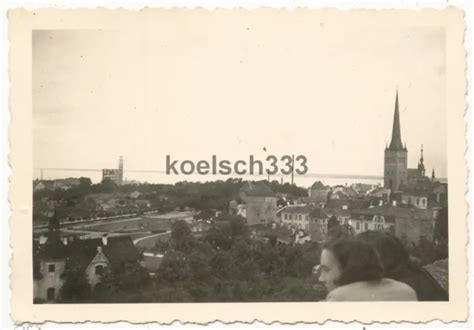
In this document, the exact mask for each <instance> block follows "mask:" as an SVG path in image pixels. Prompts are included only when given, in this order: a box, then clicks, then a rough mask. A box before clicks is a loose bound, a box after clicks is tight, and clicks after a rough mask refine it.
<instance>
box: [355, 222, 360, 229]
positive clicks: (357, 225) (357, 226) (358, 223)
mask: <svg viewBox="0 0 474 330" xmlns="http://www.w3.org/2000/svg"><path fill="white" fill-rule="evenodd" d="M356 230H360V222H359V221H357V222H356Z"/></svg>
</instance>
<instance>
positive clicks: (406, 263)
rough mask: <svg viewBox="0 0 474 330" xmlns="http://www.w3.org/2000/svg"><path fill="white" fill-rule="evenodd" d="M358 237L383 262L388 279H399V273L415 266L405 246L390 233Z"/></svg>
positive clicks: (378, 232) (375, 233) (371, 232)
mask: <svg viewBox="0 0 474 330" xmlns="http://www.w3.org/2000/svg"><path fill="white" fill-rule="evenodd" d="M356 237H357V239H360V240H362V241H364V242H366V243H368V244H369V245H371V246H372V247H373V248H374V249H375V251H376V252H377V254H378V255H379V258H380V261H381V262H382V266H383V268H384V273H385V276H386V277H390V278H394V279H397V274H398V273H399V272H401V271H403V270H405V269H410V268H412V267H414V266H415V265H414V264H413V263H412V262H411V260H410V256H409V254H408V252H407V250H406V249H405V247H404V246H403V243H402V242H401V241H400V240H399V239H398V238H397V237H395V236H394V235H391V234H390V233H387V232H382V231H366V232H363V233H360V234H359V235H357V236H356Z"/></svg>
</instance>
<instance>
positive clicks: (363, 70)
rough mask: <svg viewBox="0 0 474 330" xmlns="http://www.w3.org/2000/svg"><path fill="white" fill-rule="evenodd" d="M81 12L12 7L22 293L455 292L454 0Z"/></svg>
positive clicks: (119, 296) (365, 297) (40, 297)
mask: <svg viewBox="0 0 474 330" xmlns="http://www.w3.org/2000/svg"><path fill="white" fill-rule="evenodd" d="M79 13H81V15H85V16H81V15H79ZM93 13H95V11H94V10H91V11H83V12H77V13H75V12H74V11H69V12H68V11H65V12H61V11H59V10H58V11H56V10H53V11H51V12H41V11H38V12H37V13H34V12H21V13H19V14H18V15H19V16H18V17H20V18H22V17H23V16H21V15H36V16H35V17H33V16H31V19H32V20H33V22H38V23H34V24H33V25H31V26H32V28H31V43H30V44H29V47H30V49H31V80H30V83H31V114H30V115H29V116H31V119H30V123H31V134H28V135H25V140H28V141H29V137H31V148H30V149H29V150H31V155H30V156H29V157H30V158H25V159H27V160H28V161H30V163H26V164H27V166H28V172H25V173H29V174H31V180H29V187H28V190H27V191H28V192H29V193H30V196H31V197H28V199H30V198H31V202H30V203H31V205H32V208H31V212H30V213H29V217H30V220H25V222H24V223H27V222H28V221H30V223H31V224H28V226H30V228H31V231H28V232H27V233H31V236H28V235H26V234H23V236H22V237H23V238H22V239H23V241H27V240H29V241H30V242H29V243H28V244H26V245H24V246H25V249H26V247H28V249H29V251H31V252H29V251H27V252H28V254H27V255H29V259H28V260H27V261H25V263H24V264H25V265H29V266H28V267H31V270H32V271H31V272H30V273H28V274H29V275H27V277H28V278H29V279H27V281H29V283H31V286H28V290H29V291H31V292H29V293H27V294H29V295H30V296H29V297H31V299H30V298H29V299H30V303H31V304H32V305H33V306H39V307H41V308H42V306H44V305H51V306H58V307H60V306H65V305H77V306H78V307H79V306H82V305H86V304H88V306H93V305H90V304H100V306H106V305H107V306H109V305H119V304H127V306H132V305H130V304H140V306H142V304H143V306H155V304H166V306H171V307H170V308H173V307H172V306H174V305H179V306H187V305H189V306H193V305H194V304H196V306H201V305H198V304H200V303H208V304H207V305H206V304H204V306H209V308H211V307H210V306H212V305H209V303H213V304H216V305H215V306H220V305H221V304H222V303H225V304H232V303H244V304H242V305H232V306H242V308H247V307H245V306H246V304H254V303H271V304H276V305H275V306H277V305H278V304H281V303H315V305H308V306H314V307H311V308H316V309H317V308H318V306H326V305H325V304H326V303H327V302H330V303H336V302H353V303H357V302H366V303H367V302H392V303H402V302H403V303H407V304H413V303H415V305H407V306H411V307H410V308H412V310H416V309H417V308H418V307H416V306H420V310H419V311H420V315H428V314H423V313H425V311H426V310H427V309H424V308H428V307H423V306H425V305H423V304H422V303H423V302H438V303H446V305H440V306H448V305H447V304H448V303H452V304H457V303H459V304H460V305H459V306H461V307H462V306H463V305H462V303H463V302H464V300H462V298H461V300H459V299H458V298H453V297H459V296H458V294H459V292H460V288H461V287H460V286H459V285H463V284H460V283H459V281H458V280H456V281H455V282H456V283H455V284H454V286H455V288H454V289H453V287H452V286H453V280H452V277H453V276H455V278H457V279H459V280H462V279H465V272H461V271H460V270H462V269H463V268H460V267H461V266H462V267H465V265H464V264H463V262H464V261H463V260H464V259H462V258H465V257H463V256H465V251H464V250H463V249H464V248H462V247H460V246H461V245H462V244H464V243H463V242H464V238H463V237H464V236H459V239H453V235H454V234H453V233H455V234H456V233H457V234H459V233H460V232H463V230H464V229H462V228H464V227H461V226H465V222H464V221H465V220H464V219H463V217H465V216H466V215H465V214H463V212H464V211H465V205H464V203H465V199H464V196H463V193H464V190H463V189H464V188H463V187H462V185H463V184H465V182H466V181H465V180H466V177H465V173H466V172H465V164H464V163H463V154H462V153H463V152H464V149H463V144H464V143H465V141H464V140H463V135H464V129H465V127H464V126H463V119H462V114H463V111H464V109H463V108H462V107H460V106H459V104H461V105H462V102H461V103H455V102H454V99H455V100H461V101H462V100H463V93H462V90H461V89H460V88H457V89H456V88H454V86H458V85H455V84H454V83H453V81H454V82H456V84H457V83H458V82H462V81H463V80H462V78H463V76H462V75H457V76H455V74H458V72H462V71H461V70H459V71H458V70H457V67H456V66H455V65H454V64H453V63H454V62H456V61H457V59H459V58H462V57H461V56H458V53H459V54H461V52H458V53H455V52H454V51H453V49H454V50H456V51H457V50H458V48H456V47H455V46H454V45H457V44H458V40H461V37H462V35H461V34H458V33H457V32H458V31H461V29H460V28H458V27H459V26H462V24H458V22H461V23H462V20H459V18H460V17H461V16H462V15H461V13H460V12H459V11H457V10H455V9H445V11H442V10H439V11H435V10H433V11H429V10H427V11H419V12H416V11H396V10H394V11H353V12H352V11H337V10H333V11H331V10H329V11H322V10H321V11H318V10H313V11H311V10H303V9H301V10H296V11H284V10H281V11H279V10H270V9H268V10H255V11H246V10H221V11H219V10H216V11H207V10H204V9H196V10H185V9H183V10H179V9H175V10H155V11H153V10H149V11H147V10H144V11H137V12H127V11H126V10H118V11H116V12H114V11H106V10H105V11H97V15H98V16H97V19H95V18H94V17H95V16H93ZM99 13H100V15H102V16H100V15H99ZM20 14H21V15H20ZM47 14H48V15H49V14H51V18H48V19H49V21H51V22H53V23H52V24H51V25H48V24H46V23H40V22H43V21H41V19H42V18H45V17H49V16H47ZM28 17H29V16H28ZM82 17H88V18H90V20H87V21H81V20H80V18H82ZM98 17H102V18H101V19H100V20H99V19H98ZM368 17H371V19H367V18H368ZM402 17H403V19H402ZM36 20H40V21H36ZM49 21H48V22H49ZM342 21H344V22H345V23H344V24H339V23H340V22H342ZM44 22H46V21H44ZM84 22H87V24H86V23H84ZM434 22H437V23H436V24H435V23H434ZM55 26H56V27H55ZM18 29H19V28H18ZM453 31H454V32H455V33H454V32H453ZM458 35H459V39H458ZM453 36H454V37H453ZM456 63H461V62H456ZM455 77H457V78H455ZM460 86H463V85H462V84H461V85H460ZM453 95H454V96H453ZM26 112H27V111H25V113H26ZM456 125H457V126H456ZM453 127H458V129H453ZM17 131H18V129H17ZM20 140H21V137H20V135H18V137H17V143H20ZM28 143H30V142H28ZM453 155H454V156H453ZM25 157H26V156H25ZM30 159H31V160H30ZM457 174H458V176H456V175H457ZM453 175H454V176H453ZM27 179H29V176H27V175H25V176H24V177H23V178H22V180H25V182H26V181H28V180H27ZM453 180H454V181H453ZM453 182H454V183H453ZM453 187H454V188H453ZM25 189H26V188H25ZM30 189H31V190H30ZM453 189H454V190H453ZM24 198H26V197H24ZM19 212H20V213H21V209H19ZM453 212H455V213H453ZM26 214H27V213H25V216H26ZM453 214H455V216H453ZM464 232H465V231H464ZM17 244H19V243H17ZM453 244H454V245H453ZM30 247H31V248H30ZM453 249H454V250H453ZM453 255H455V256H459V259H457V258H455V259H457V260H453ZM460 262H461V264H460ZM460 265H461V266H460ZM456 270H458V271H456ZM25 276H26V275H25ZM25 278H26V277H25ZM453 290H454V291H453ZM453 299H454V300H453ZM183 304H184V305H183ZM329 305H330V306H332V307H334V308H340V307H338V306H344V304H329ZM249 306H250V305H249ZM252 306H253V305H252ZM295 306H296V305H295ZM301 306H305V305H301ZM351 306H352V305H351ZM354 306H355V304H354ZM361 306H362V305H361ZM367 306H368V305H367ZM453 306H454V305H453ZM46 307H47V306H46ZM85 307H86V306H85ZM61 308H62V307H61ZM87 308H88V307H87ZM144 308H148V307H144ZM203 308H205V307H203ZM217 308H220V307H217ZM222 308H225V307H222ZM361 308H362V307H361ZM91 309H93V307H91ZM81 310H82V309H81ZM446 310H448V309H446ZM255 311H258V309H256V310H255ZM459 311H461V312H462V311H463V309H462V308H460V309H459ZM430 312H432V313H434V310H433V309H430ZM78 313H79V312H78ZM125 313H127V312H125ZM394 313H395V312H394ZM79 314H80V313H79ZM389 314H390V313H388V312H387V314H381V315H389ZM80 315H81V316H78V320H80V319H81V317H82V315H85V314H80ZM328 315H332V314H328ZM347 315H352V314H347ZM394 315H395V314H394ZM396 315H397V317H399V316H398V315H401V314H396ZM403 315H406V316H405V317H403V319H411V318H412V317H416V316H414V315H413V313H412V314H410V315H411V316H410V315H408V314H403ZM430 315H431V314H430ZM443 315H444V314H443ZM348 317H349V316H348ZM381 317H386V316H381ZM420 317H421V316H420ZM256 318H258V317H256ZM82 319H83V318H82ZM87 319H94V317H91V318H87ZM121 319H122V318H120V320H121ZM124 319H126V317H125V316H124ZM263 319H265V318H263ZM109 320H110V319H109ZM116 320H117V319H116Z"/></svg>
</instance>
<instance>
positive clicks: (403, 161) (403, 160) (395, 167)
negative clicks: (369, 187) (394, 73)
mask: <svg viewBox="0 0 474 330" xmlns="http://www.w3.org/2000/svg"><path fill="white" fill-rule="evenodd" d="M407 155H408V151H407V148H406V147H404V146H403V144H402V136H401V132H400V112H399V109H398V91H397V95H396V97H395V113H394V116H393V128H392V141H391V142H390V145H389V146H388V148H385V162H384V187H385V188H388V189H390V190H391V191H392V192H393V191H398V190H399V186H400V185H401V184H406V183H407Z"/></svg>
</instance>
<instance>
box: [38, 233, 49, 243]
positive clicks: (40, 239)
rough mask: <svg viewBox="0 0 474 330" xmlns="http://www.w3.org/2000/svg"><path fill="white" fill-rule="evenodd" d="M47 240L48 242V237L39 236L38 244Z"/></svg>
mask: <svg viewBox="0 0 474 330" xmlns="http://www.w3.org/2000/svg"><path fill="white" fill-rule="evenodd" d="M47 240H48V236H46V235H41V236H40V237H39V243H40V244H44V243H46V241H47Z"/></svg>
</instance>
